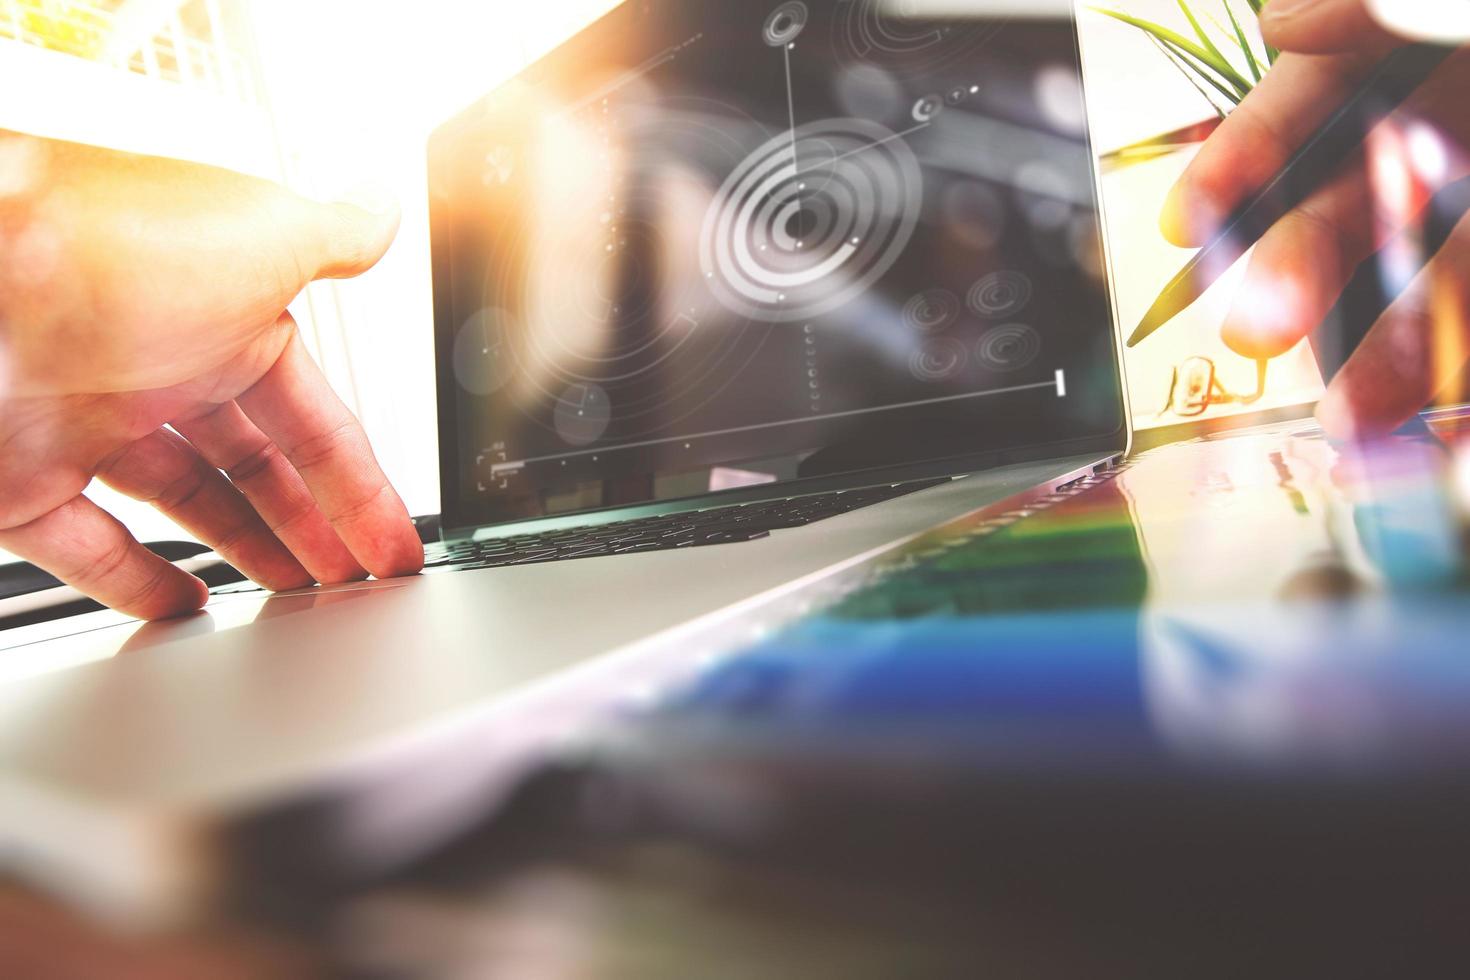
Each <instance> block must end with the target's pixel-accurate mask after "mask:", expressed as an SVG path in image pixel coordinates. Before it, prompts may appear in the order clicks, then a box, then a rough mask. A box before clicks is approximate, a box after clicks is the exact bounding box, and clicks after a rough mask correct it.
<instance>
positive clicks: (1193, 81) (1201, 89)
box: [1148, 34, 1234, 120]
mask: <svg viewBox="0 0 1470 980" xmlns="http://www.w3.org/2000/svg"><path fill="white" fill-rule="evenodd" d="M1148 39H1149V40H1150V41H1152V42H1153V45H1154V47H1156V48H1158V49H1159V53H1160V54H1162V55H1163V56H1164V57H1165V58H1166V59H1168V61H1169V64H1171V65H1173V66H1174V68H1175V70H1177V71H1178V72H1179V74H1181V75H1183V76H1184V79H1185V81H1187V82H1189V84H1190V85H1192V86H1193V87H1194V90H1195V91H1196V92H1198V93H1199V94H1200V98H1202V99H1204V100H1205V101H1206V102H1208V103H1209V104H1210V108H1212V109H1214V110H1215V115H1217V116H1219V117H1220V118H1221V119H1222V120H1223V119H1224V118H1225V116H1226V111H1225V110H1224V109H1222V108H1221V107H1220V104H1219V103H1218V102H1216V101H1215V99H1214V98H1213V97H1212V96H1211V95H1210V93H1209V92H1208V91H1206V90H1205V86H1204V82H1205V79H1204V78H1203V77H1202V76H1201V75H1200V73H1199V72H1197V71H1195V70H1194V69H1193V68H1191V67H1190V66H1189V64H1188V63H1187V62H1185V61H1184V60H1183V59H1181V58H1180V57H1179V56H1178V55H1177V54H1175V53H1174V52H1173V51H1170V50H1169V49H1168V48H1166V47H1164V43H1163V42H1162V41H1160V40H1159V39H1158V38H1156V37H1154V36H1153V35H1152V34H1150V35H1149V38H1148ZM1232 104H1234V103H1233V101H1232Z"/></svg>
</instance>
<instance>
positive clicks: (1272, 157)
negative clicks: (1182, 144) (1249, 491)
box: [1163, 0, 1470, 438]
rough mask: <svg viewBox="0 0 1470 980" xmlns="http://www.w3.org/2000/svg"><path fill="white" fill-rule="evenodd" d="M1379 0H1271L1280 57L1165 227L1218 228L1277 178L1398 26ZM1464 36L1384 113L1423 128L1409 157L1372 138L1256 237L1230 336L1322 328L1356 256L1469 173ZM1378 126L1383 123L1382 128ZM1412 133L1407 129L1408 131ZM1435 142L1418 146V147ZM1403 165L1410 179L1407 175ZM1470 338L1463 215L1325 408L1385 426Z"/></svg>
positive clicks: (1205, 157)
mask: <svg viewBox="0 0 1470 980" xmlns="http://www.w3.org/2000/svg"><path fill="white" fill-rule="evenodd" d="M1379 2H1380V0H1271V2H1270V3H1268V4H1267V5H1266V8H1265V10H1264V12H1263V14H1262V17H1261V27H1262V31H1263V33H1264V34H1265V36H1266V40H1267V42H1268V43H1269V44H1272V45H1274V46H1276V47H1278V48H1280V49H1281V50H1282V52H1283V54H1282V56H1281V58H1280V59H1279V60H1278V61H1277V63H1276V65H1275V66H1274V67H1273V68H1272V69H1271V70H1270V71H1269V72H1268V73H1267V75H1266V77H1265V78H1264V79H1263V80H1262V82H1261V83H1260V85H1259V86H1258V87H1257V88H1256V90H1255V91H1254V92H1252V93H1251V94H1250V96H1249V97H1247V98H1246V100H1245V101H1244V102H1243V103H1242V104H1241V105H1240V107H1239V108H1238V109H1237V110H1236V111H1235V112H1234V113H1233V114H1231V116H1230V117H1229V118H1228V119H1227V120H1226V121H1225V122H1224V123H1223V124H1222V125H1221V126H1220V129H1219V130H1218V131H1217V132H1216V134H1215V135H1214V136H1213V137H1211V139H1210V140H1209V142H1208V143H1206V145H1205V146H1204V148H1203V149H1202V150H1201V151H1200V153H1199V155H1198V156H1197V157H1196V158H1195V160H1194V162H1193V163H1192V164H1191V166H1190V167H1189V169H1188V171H1186V173H1185V174H1184V177H1183V178H1182V179H1181V181H1180V183H1179V185H1178V186H1177V187H1176V188H1175V189H1174V193H1173V195H1172V196H1171V198H1170V201H1169V204H1168V206H1167V207H1166V209H1165V214H1164V222H1163V226H1164V233H1165V235H1167V236H1168V237H1169V238H1170V240H1172V241H1174V242H1176V243H1177V244H1179V245H1182V246H1197V245H1202V244H1204V242H1205V241H1207V240H1209V239H1210V238H1211V237H1213V234H1214V232H1215V231H1216V230H1217V228H1218V225H1219V221H1220V219H1221V217H1222V216H1224V215H1227V214H1229V213H1230V212H1231V211H1232V210H1233V209H1234V208H1235V207H1236V206H1238V205H1239V204H1240V203H1242V201H1244V200H1245V199H1246V198H1248V197H1249V196H1251V195H1252V194H1253V193H1255V192H1256V191H1257V190H1259V189H1260V188H1261V186H1262V185H1263V184H1264V183H1265V182H1266V181H1268V180H1269V179H1270V178H1271V177H1272V176H1273V175H1274V174H1275V173H1276V172H1277V171H1278V170H1279V169H1280V168H1281V167H1282V166H1283V165H1284V164H1285V162H1286V161H1287V159H1288V158H1289V157H1290V156H1291V155H1292V154H1293V153H1294V152H1295V150H1296V149H1297V148H1298V146H1299V145H1300V144H1301V142H1302V141H1303V140H1305V139H1306V138H1307V137H1308V136H1310V135H1311V134H1312V133H1313V132H1314V131H1315V130H1316V129H1317V128H1318V127H1319V126H1320V125H1321V124H1322V123H1323V122H1324V121H1325V120H1326V119H1327V118H1328V117H1329V116H1330V115H1331V114H1332V112H1333V111H1334V110H1335V109H1336V108H1337V106H1338V105H1339V104H1340V103H1341V102H1342V101H1343V100H1344V99H1346V98H1347V97H1348V96H1349V95H1350V94H1351V93H1352V92H1353V91H1354V90H1355V89H1356V88H1357V87H1358V85H1359V84H1360V83H1361V81H1362V79H1363V78H1364V77H1365V76H1366V75H1367V74H1368V73H1369V72H1370V71H1371V70H1372V68H1373V67H1374V66H1375V65H1376V64H1377V62H1378V61H1380V60H1381V59H1382V58H1383V57H1384V56H1385V55H1387V54H1388V53H1389V52H1390V51H1392V50H1393V48H1394V47H1395V46H1397V45H1400V44H1402V43H1404V42H1403V40H1402V39H1400V38H1398V37H1395V36H1393V35H1391V34H1389V33H1388V31H1387V30H1385V29H1384V28H1383V27H1382V26H1380V22H1379V21H1378V20H1377V19H1375V17H1374V15H1373V14H1372V13H1371V12H1370V11H1371V9H1372V8H1373V7H1375V6H1377V5H1378V3H1379ZM1467 96H1470V49H1467V50H1461V51H1459V52H1457V53H1456V54H1455V55H1453V56H1452V57H1451V60H1450V61H1449V62H1447V63H1446V64H1445V65H1444V66H1443V67H1442V68H1441V69H1440V70H1439V71H1438V72H1437V73H1436V74H1435V75H1434V76H1433V77H1432V78H1431V79H1430V80H1429V82H1427V83H1426V84H1425V86H1424V87H1423V88H1421V89H1420V91H1419V92H1417V93H1416V94H1415V96H1414V97H1413V98H1412V99H1411V100H1410V101H1409V102H1408V103H1407V104H1406V105H1405V106H1404V107H1403V109H1401V110H1400V111H1399V112H1398V113H1397V114H1396V115H1395V116H1394V117H1393V119H1391V120H1389V121H1388V123H1387V126H1388V127H1390V128H1396V129H1398V131H1400V132H1413V133H1418V134H1419V137H1418V138H1419V139H1421V140H1422V141H1423V142H1422V143H1421V149H1419V150H1417V151H1415V152H1414V153H1411V154H1410V155H1409V157H1408V159H1407V161H1405V163H1406V164H1407V167H1408V169H1407V170H1406V169H1404V163H1401V162H1400V159H1399V158H1396V157H1395V156H1394V155H1391V154H1389V153H1382V152H1379V151H1376V150H1375V149H1374V148H1373V147H1374V144H1373V141H1371V140H1370V143H1369V149H1368V151H1367V153H1366V154H1359V155H1357V156H1356V157H1355V158H1353V159H1351V160H1349V161H1347V162H1346V164H1345V166H1344V168H1343V170H1342V172H1341V173H1340V174H1338V176H1337V177H1336V178H1335V179H1333V180H1332V181H1331V182H1329V183H1328V184H1327V185H1326V186H1325V187H1323V188H1322V189H1321V190H1319V191H1318V192H1317V193H1316V194H1314V195H1313V196H1312V197H1311V198H1309V199H1308V200H1307V201H1306V202H1305V203H1304V204H1303V205H1302V206H1301V207H1299V208H1298V209H1297V210H1296V211H1294V212H1293V213H1291V214H1289V215H1287V217H1285V218H1284V219H1282V220H1281V222H1280V223H1278V224H1277V225H1276V227H1275V228H1273V229H1272V230H1271V231H1270V232H1269V233H1268V234H1267V235H1266V237H1265V238H1263V239H1262V240H1261V242H1260V244H1259V245H1257V247H1256V251H1255V254H1254V256H1253V258H1252V260H1251V264H1250V269H1249V271H1248V273H1247V278H1246V281H1245V284H1244V285H1243V286H1242V288H1241V291H1240V294H1239V298H1238V299H1237V302H1236V305H1235V308H1234V309H1233V310H1232V312H1231V314H1230V316H1229V318H1228V319H1227V320H1226V323H1225V326H1224V330H1223V336H1224V340H1225V342H1226V344H1227V345H1229V346H1230V347H1231V348H1232V349H1233V350H1235V351H1237V352H1238V353H1240V354H1242V355H1244V356H1246V357H1249V358H1267V357H1275V356H1277V355H1279V354H1282V353H1285V352H1286V351H1288V350H1290V349H1291V348H1292V347H1293V346H1295V345H1296V343H1297V342H1298V341H1300V340H1301V339H1302V338H1303V337H1305V336H1306V335H1307V334H1309V333H1310V332H1311V331H1312V330H1314V329H1315V328H1316V327H1317V326H1318V325H1319V324H1320V323H1321V322H1322V321H1323V319H1324V318H1325V316H1326V314H1327V313H1328V312H1329V311H1330V310H1331V308H1332V307H1333V305H1334V304H1335V303H1336V301H1337V299H1338V297H1339V296H1340V295H1341V293H1342V290H1343V287H1344V286H1345V285H1346V284H1347V282H1348V280H1349V279H1350V278H1351V276H1352V274H1353V271H1354V270H1355V269H1356V268H1357V266H1358V265H1359V264H1360V263H1361V262H1362V261H1363V260H1365V259H1367V258H1369V257H1370V256H1371V255H1373V254H1374V253H1375V252H1376V251H1377V250H1378V248H1380V247H1381V246H1382V245H1383V244H1385V243H1386V242H1387V241H1388V240H1389V239H1391V238H1392V237H1393V236H1394V235H1396V234H1398V233H1399V232H1401V231H1403V230H1404V229H1405V228H1406V227H1412V226H1413V224H1414V217H1415V214H1414V212H1415V211H1416V210H1417V209H1418V208H1420V207H1422V205H1423V203H1424V195H1423V194H1418V195H1416V194H1414V193H1413V190H1412V188H1413V186H1414V184H1415V183H1416V182H1422V183H1423V184H1425V185H1427V190H1428V191H1429V192H1430V193H1432V192H1434V191H1436V190H1438V189H1439V188H1440V187H1443V186H1445V185H1447V184H1449V183H1451V182H1453V181H1455V180H1458V179H1460V178H1463V177H1465V176H1467V175H1470V101H1467ZM1384 131H1385V132H1387V131H1388V129H1385V130H1384ZM1410 145H1412V144H1410ZM1426 148H1427V149H1428V150H1430V151H1432V152H1430V153H1428V154H1425V152H1424V151H1425V149H1426ZM1406 175H1408V177H1409V178H1410V179H1405V176H1406ZM1467 345H1470V221H1467V222H1465V223H1463V224H1461V226H1460V227H1459V229H1458V230H1457V232H1456V234H1455V236H1454V237H1453V238H1452V240H1451V241H1450V242H1449V244H1448V245H1447V246H1446V247H1445V248H1444V249H1443V250H1442V251H1441V252H1440V254H1439V255H1437V256H1435V257H1433V259H1432V261H1430V262H1429V264H1428V265H1427V266H1426V267H1425V269H1424V270H1423V271H1422V273H1420V274H1419V275H1418V276H1417V277H1416V278H1415V279H1414V280H1413V282H1412V284H1411V285H1410V286H1409V288H1408V290H1407V291H1406V292H1405V293H1404V294H1403V295H1402V296H1401V297H1400V298H1399V299H1398V300H1397V301H1396V302H1395V303H1394V304H1393V306H1392V307H1391V308H1390V309H1389V310H1388V311H1387V312H1386V313H1385V314H1384V316H1383V317H1382V318H1381V319H1380V320H1379V322H1378V323H1377V324H1376V325H1375V326H1374V327H1373V329H1372V331H1371V333H1370V334H1369V336H1368V337H1367V339H1366V340H1365V341H1364V342H1363V344H1362V346H1361V347H1360V348H1359V349H1358V351H1357V353H1356V354H1355V355H1354V356H1353V357H1352V359H1351V360H1350V361H1349V363H1348V364H1347V365H1346V366H1345V367H1344V368H1343V370H1342V372H1341V373H1340V374H1339V375H1338V377H1337V378H1336V379H1335V380H1334V382H1333V383H1332V385H1331V386H1330V387H1329V389H1328V392H1327V394H1326V396H1325V397H1324V398H1323V400H1322V402H1321V404H1320V405H1319V406H1318V408H1317V415H1318V418H1319V419H1320V420H1321V422H1322V424H1323V426H1324V428H1326V429H1327V431H1328V432H1329V434H1331V435H1334V436H1338V437H1342V438H1348V437H1352V436H1371V435H1374V434H1379V433H1382V432H1386V431H1390V430H1392V429H1394V428H1396V427H1397V426H1399V425H1400V424H1402V423H1403V422H1404V421H1405V420H1407V419H1408V418H1410V417H1411V416H1412V415H1413V414H1414V413H1415V412H1417V411H1418V410H1419V409H1420V408H1422V407H1423V406H1424V405H1425V404H1427V403H1428V402H1429V401H1430V400H1431V399H1432V398H1433V397H1434V396H1435V394H1436V393H1437V392H1439V391H1440V390H1441V389H1442V388H1443V387H1444V386H1445V385H1446V384H1447V383H1449V382H1450V381H1452V380H1453V379H1454V378H1456V377H1457V376H1458V375H1459V373H1460V371H1461V369H1462V368H1463V367H1464V364H1465V357H1466V351H1467V349H1470V347H1467Z"/></svg>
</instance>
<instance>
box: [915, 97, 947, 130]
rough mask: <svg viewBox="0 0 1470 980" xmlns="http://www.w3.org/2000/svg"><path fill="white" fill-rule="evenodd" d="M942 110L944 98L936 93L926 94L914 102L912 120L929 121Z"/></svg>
mask: <svg viewBox="0 0 1470 980" xmlns="http://www.w3.org/2000/svg"><path fill="white" fill-rule="evenodd" d="M943 111H944V99H942V98H940V97H939V96H937V95H926V96H924V97H923V98H922V99H920V100H919V101H917V102H915V103H914V111H913V117H914V122H921V123H926V122H930V121H931V120H933V119H934V117H935V116H937V115H939V114H940V113H941V112H943Z"/></svg>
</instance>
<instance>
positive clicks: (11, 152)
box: [0, 131, 423, 619]
mask: <svg viewBox="0 0 1470 980" xmlns="http://www.w3.org/2000/svg"><path fill="white" fill-rule="evenodd" d="M383 210H384V213H374V212H372V211H369V210H364V209H362V208H358V207H354V206H351V205H323V204H317V203H314V202H310V201H306V200H304V199H302V198H299V197H296V196H295V195H293V194H291V193H289V192H287V191H285V190H284V189H282V188H280V187H277V186H276V185H274V184H271V183H268V182H266V181H261V180H256V179H254V178H249V177H244V176H241V175H239V174H235V173H231V172H228V171H224V170H219V169H216V168H212V167H205V166H201V165H197V164H190V163H183V162H179V161H173V160H161V159H155V158H148V157H138V156H133V155H129V154H123V153H116V152H113V151H108V150H101V149H96V148H91V147H83V146H77V145H72V144H65V143H56V142H51V141H47V140H40V139H35V138H32V137H27V136H20V135H15V134H9V133H5V132H3V131H0V547H3V548H5V549H6V550H8V551H11V552H14V553H15V554H17V555H19V556H21V557H22V558H24V559H26V560H28V561H31V562H33V563H35V564H36V565H39V566H40V567H42V568H44V569H46V570H47V571H49V572H51V573H52V574H54V575H56V576H57V577H58V578H60V579H62V580H63V581H65V582H67V583H68V584H70V585H72V586H74V587H75V588H77V589H78V590H80V591H82V592H84V593H86V594H88V595H90V596H92V597H94V598H96V599H97V600H98V601H100V602H103V603H106V604H107V605H109V606H113V607H115V608H117V609H119V610H121V611H123V612H126V613H128V614H130V615H135V616H139V617H142V618H150V619H151V618H161V617H165V616H170V615H176V614H179V613H182V612H187V611H190V610H193V609H197V608H198V607H200V606H201V605H203V604H204V602H205V601H206V599H207V590H206V588H205V586H204V584H203V583H202V582H201V581H199V580H198V579H197V578H195V577H193V576H192V575H189V574H187V573H185V572H183V571H182V570H180V569H178V568H177V567H175V566H173V565H171V564H169V563H168V562H165V561H163V560H162V559H160V558H157V557H156V556H154V555H153V554H152V553H151V552H149V551H148V550H147V549H145V548H144V547H143V546H142V545H140V544H139V543H138V542H137V541H136V540H134V539H133V537H132V536H131V535H130V534H129V533H128V531H127V530H126V529H125V528H124V527H123V526H122V524H121V523H119V522H118V521H116V520H115V519H114V518H112V517H111V516H110V515H108V514H107V513H105V512H104V511H103V510H101V509H100V508H99V507H97V505H95V504H93V503H92V502H91V501H90V500H88V499H87V498H86V497H84V496H82V491H83V489H84V488H85V487H86V486H87V484H88V483H89V482H90V480H91V479H92V477H93V476H96V477H98V478H100V479H101V480H103V481H104V482H105V483H107V484H109V485H110V486H112V487H114V488H116V489H117V490H119V491H121V492H123V493H125V494H127V495H129V496H132V497H135V498H137V499H139V500H144V501H147V502H150V503H152V504H153V505H154V506H156V507H158V508H159V509H160V510H161V511H163V512H164V513H165V514H167V515H168V516H169V517H171V518H173V519H174V520H175V521H177V522H178V523H179V524H180V525H181V526H183V527H184V528H185V529H187V530H188V531H189V532H191V533H192V534H194V535H196V536H197V537H198V538H199V539H200V540H201V541H203V542H204V543H206V544H208V545H209V546H211V547H212V548H214V549H215V550H216V551H217V552H219V554H220V555H222V556H223V557H224V558H225V559H226V560H228V561H229V562H230V563H231V564H233V565H235V566H236V567H237V568H239V569H240V570H241V571H242V572H243V573H245V574H246V575H249V576H250V577H251V578H252V579H254V580H256V581H258V582H260V583H261V584H263V585H265V586H267V587H269V588H272V589H287V588H297V587H301V586H306V585H310V584H311V583H312V582H314V581H319V582H324V583H327V582H342V581H348V580H352V579H359V578H364V577H366V575H367V574H368V573H371V574H374V575H377V576H379V577H385V576H391V575H401V574H411V573H413V572H416V571H418V570H419V568H420V567H421V565H422V556H423V552H422V548H421V546H420V544H419V541H418V537H417V535H416V534H415V532H414V530H413V527H412V525H411V523H410V522H409V519H408V513H407V511H406V509H405V508H404V506H403V503H402V501H401V500H400V499H399V498H398V495H397V494H396V493H395V492H394V491H393V489H392V487H390V486H389V484H388V481H387V478H386V477H385V476H384V475H383V472H382V470H381V469H380V468H379V466H378V464H377V462H376V460H375V459H374V457H373V453H372V450H371V448H370V447H369V446H368V443H367V439H366V436H365V435H364V434H363V431H362V428H361V426H360V425H359V424H358V422H357V420H356V419H355V418H353V416H352V414H351V413H350V412H349V411H348V409H347V407H346V406H345V405H343V404H342V402H341V401H340V400H339V399H338V398H337V397H336V395H335V394H333V392H332V390H331V388H330V387H329V386H328V385H327V382H326V379H325V378H324V377H323V376H322V375H321V372H320V371H319V370H318V368H317V367H316V365H315V364H314V363H313V361H312V360H311V358H310V357H309V356H308V355H307V353H306V350H305V348H304V347H303V345H302V343H301V340H300V339H299V337H298V335H297V332H296V326H295V323H294V322H293V321H292V320H291V318H290V316H289V314H286V313H285V312H284V310H285V308H286V305H287V304H288V303H289V302H290V301H291V300H292V299H293V298H294V297H295V296H296V295H297V294H298V293H299V292H300V291H301V289H302V288H303V287H304V286H305V285H306V284H307V283H308V282H310V281H311V280H314V279H319V278H329V277H330V278H342V277H349V276H355V275H358V274H360V273H362V272H364V271H366V270H367V269H369V268H370V267H372V265H373V264H375V263H376V262H377V260H378V259H379V258H380V257H381V256H382V254H383V253H384V252H385V251H386V250H387V248H388V246H389V244H390V243H391V242H392V240H393V236H394V235H395V234H396V231H397V224H398V217H397V211H396V209H394V208H391V207H390V208H387V209H383ZM221 471H223V472H221Z"/></svg>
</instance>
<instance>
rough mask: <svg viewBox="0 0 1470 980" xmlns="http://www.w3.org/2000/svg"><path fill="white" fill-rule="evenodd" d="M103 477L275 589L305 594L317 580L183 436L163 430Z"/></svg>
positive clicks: (105, 468) (114, 462)
mask: <svg viewBox="0 0 1470 980" xmlns="http://www.w3.org/2000/svg"><path fill="white" fill-rule="evenodd" d="M97 475H98V476H99V477H101V478H102V480H103V481H104V482H106V483H107V484H108V485H109V486H111V487H113V488H115V489H117V490H119V491H121V492H122V493H125V494H127V495H128V496H130V497H132V498H134V499H136V500H141V501H144V502H146V503H151V504H153V505H154V506H155V507H157V508H158V509H159V510H160V511H162V512H163V513H164V514H166V515H167V516H168V517H170V518H172V519H173V520H174V521H176V522H178V524H179V525H180V526H182V527H183V528H185V529H186V530H187V531H189V532H190V533H191V534H193V535H194V536H196V537H197V538H199V540H201V541H203V542H204V543H205V544H208V545H209V546H210V547H211V548H213V549H214V550H215V551H216V552H218V553H219V554H220V555H221V556H222V557H223V558H224V559H225V560H226V561H228V562H229V563H230V564H231V565H234V566H235V567H236V568H238V569H239V570H240V571H241V572H243V573H244V574H245V575H247V576H248V577H250V578H251V579H253V580H254V581H256V582H259V583H260V584H261V585H264V586H266V587H267V588H269V589H274V590H277V591H282V590H285V589H299V588H303V587H305V586H308V585H310V584H312V582H313V581H315V579H314V578H313V577H312V576H311V575H309V574H307V571H306V569H305V568H303V567H302V566H301V563H300V562H298V561H297V560H296V559H295V558H294V557H292V555H291V552H290V551H288V550H287V549H286V546H285V545H284V544H282V543H281V541H280V540H279V539H278V538H277V537H276V536H275V535H274V534H272V533H271V530H270V528H269V527H267V526H266V524H265V522H264V521H262V520H261V518H260V515H259V514H257V513H256V512H255V510H254V508H252V507H251V506H250V504H249V503H248V502H247V501H246V500H245V498H244V497H242V496H241V495H240V491H238V490H236V489H235V488H234V487H233V486H231V485H230V482H229V481H228V480H226V479H225V478H224V476H222V475H221V474H220V471H219V470H218V469H216V468H215V467H214V466H211V465H210V464H209V463H208V462H206V461H205V460H204V459H203V458H202V457H200V455H199V453H198V452H197V451H195V449H194V448H193V447H191V446H190V445H189V444H188V443H187V442H185V441H184V440H183V439H182V438H181V437H180V436H178V435H175V434H174V433H172V432H169V431H167V430H165V429H159V430H157V431H155V432H153V433H152V434H150V435H148V436H145V437H144V438H142V439H140V440H138V441H137V442H134V443H132V444H131V445H129V446H127V447H126V448H124V449H123V450H121V451H120V452H118V453H116V454H114V455H113V456H112V457H110V458H109V459H107V460H104V461H103V463H102V465H101V466H100V467H99V468H98V471H97Z"/></svg>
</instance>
